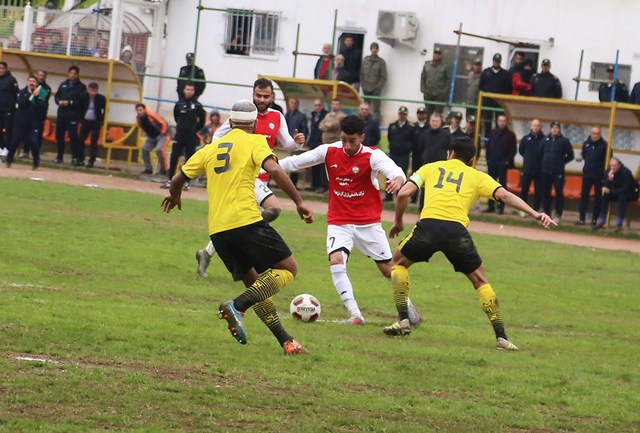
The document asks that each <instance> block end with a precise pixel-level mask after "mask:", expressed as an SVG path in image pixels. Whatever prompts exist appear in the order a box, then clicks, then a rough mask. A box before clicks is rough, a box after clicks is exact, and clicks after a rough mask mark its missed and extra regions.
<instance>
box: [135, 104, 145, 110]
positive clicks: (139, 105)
mask: <svg viewBox="0 0 640 433" xmlns="http://www.w3.org/2000/svg"><path fill="white" fill-rule="evenodd" d="M138 107H142V108H147V106H146V105H144V104H136V109H137V108H138Z"/></svg>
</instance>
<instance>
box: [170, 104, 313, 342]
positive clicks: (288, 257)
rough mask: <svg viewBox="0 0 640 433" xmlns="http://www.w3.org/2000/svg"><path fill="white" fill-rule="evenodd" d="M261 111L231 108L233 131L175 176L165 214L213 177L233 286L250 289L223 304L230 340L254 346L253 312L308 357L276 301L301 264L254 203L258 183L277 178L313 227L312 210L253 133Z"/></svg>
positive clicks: (213, 227)
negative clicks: (195, 184)
mask: <svg viewBox="0 0 640 433" xmlns="http://www.w3.org/2000/svg"><path fill="white" fill-rule="evenodd" d="M257 117H258V109H257V108H256V106H255V105H254V104H253V103H252V102H251V101H237V102H236V103H234V104H233V106H232V107H231V113H230V119H231V120H230V122H229V123H230V125H231V128H232V130H231V131H230V132H229V133H228V134H226V135H225V136H224V137H223V138H221V139H219V140H216V141H214V142H213V143H211V144H210V145H209V146H205V147H203V148H202V149H200V150H199V151H197V152H196V153H195V154H194V155H193V156H192V157H191V158H189V160H188V161H187V162H186V163H185V164H184V165H183V166H182V168H181V169H180V171H179V172H178V173H176V175H175V176H174V177H173V178H172V179H171V184H170V187H169V195H168V196H166V197H165V198H164V199H163V200H162V208H163V210H164V211H165V212H166V213H169V212H171V210H172V209H174V208H175V207H177V208H178V209H179V210H181V209H182V202H181V194H182V189H183V186H184V185H185V183H186V182H188V181H190V180H191V179H194V178H195V177H196V176H199V175H202V174H206V175H207V194H208V196H209V218H208V226H209V236H210V238H211V241H212V242H213V243H214V245H215V247H216V250H217V251H218V253H219V255H220V259H221V260H222V261H223V262H224V264H225V266H226V267H227V269H228V270H229V272H230V273H231V275H232V277H233V280H234V281H240V280H242V282H243V283H244V285H245V287H246V290H245V291H244V292H243V293H241V294H240V295H239V296H238V297H236V298H235V299H233V300H229V301H226V302H223V303H222V304H220V309H219V315H220V318H221V319H223V320H226V322H227V324H228V329H229V331H230V333H231V335H232V336H233V337H234V338H235V339H236V340H237V341H238V342H239V343H240V344H247V340H248V337H247V332H246V330H245V324H244V313H245V311H247V310H249V308H253V311H254V312H255V313H256V315H257V316H258V317H259V318H260V320H261V321H262V322H263V323H264V324H265V325H266V326H267V327H268V328H269V330H270V331H271V333H272V334H273V336H274V337H276V339H277V340H278V343H279V345H280V347H282V349H283V351H284V354H285V355H298V354H304V353H307V350H306V349H305V348H304V347H302V345H301V344H300V343H298V342H297V341H296V340H295V339H294V338H293V337H292V336H291V335H289V334H288V333H287V331H286V330H285V329H284V327H283V326H282V322H281V321H280V318H279V317H278V311H277V309H276V306H275V304H274V302H273V301H272V297H273V296H275V295H276V294H277V293H278V292H279V291H280V290H281V289H283V288H284V287H285V286H286V285H288V284H289V283H291V282H292V281H293V279H294V277H295V275H296V273H297V264H296V261H295V259H294V257H293V255H292V254H291V250H290V249H289V247H288V246H287V244H286V243H285V242H284V240H283V239H282V237H281V236H280V235H279V234H278V232H276V231H275V229H274V228H273V227H271V226H270V225H269V223H268V222H266V221H264V219H263V218H262V214H261V213H260V209H258V207H257V206H256V203H255V194H254V185H255V179H256V176H257V175H258V173H259V172H260V169H261V168H262V169H264V170H265V171H267V172H268V173H269V174H271V175H272V176H273V179H274V180H275V182H276V183H277V184H278V186H279V187H280V188H281V189H282V190H283V191H284V192H285V193H286V194H287V195H288V196H289V197H291V199H292V200H293V202H294V203H295V204H296V211H297V212H298V215H300V218H301V219H303V220H304V221H305V222H306V223H311V222H313V212H312V211H311V209H309V208H308V207H307V206H306V205H305V202H304V200H303V199H302V197H301V196H300V193H299V192H298V190H297V189H296V188H295V187H294V186H293V183H291V180H290V179H289V176H287V173H286V172H285V171H284V170H283V169H282V168H281V167H280V165H279V164H278V159H277V158H276V156H275V155H274V154H273V151H272V150H271V149H270V148H269V145H268V143H267V140H266V138H265V137H264V136H263V135H260V134H254V133H253V131H254V128H255V124H256V119H257Z"/></svg>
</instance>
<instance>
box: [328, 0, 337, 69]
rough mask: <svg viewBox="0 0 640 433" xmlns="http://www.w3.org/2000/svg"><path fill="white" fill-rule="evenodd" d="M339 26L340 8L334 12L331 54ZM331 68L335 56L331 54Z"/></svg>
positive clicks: (331, 67)
mask: <svg viewBox="0 0 640 433" xmlns="http://www.w3.org/2000/svg"><path fill="white" fill-rule="evenodd" d="M337 27H338V9H336V10H335V12H334V13H333V36H332V37H331V54H333V49H334V46H333V42H334V41H335V40H336V31H337ZM329 68H330V69H331V70H333V56H331V60H329Z"/></svg>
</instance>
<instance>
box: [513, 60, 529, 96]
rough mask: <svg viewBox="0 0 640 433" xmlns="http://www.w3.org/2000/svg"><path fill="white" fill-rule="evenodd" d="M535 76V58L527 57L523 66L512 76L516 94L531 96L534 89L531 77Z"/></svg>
mask: <svg viewBox="0 0 640 433" xmlns="http://www.w3.org/2000/svg"><path fill="white" fill-rule="evenodd" d="M532 76H533V60H531V59H525V60H524V61H523V62H522V65H521V67H520V68H519V69H518V70H516V71H515V72H514V73H513V75H512V78H511V84H512V87H513V91H512V93H513V94H514V95H520V96H529V95H531V91H532V84H531V78H532Z"/></svg>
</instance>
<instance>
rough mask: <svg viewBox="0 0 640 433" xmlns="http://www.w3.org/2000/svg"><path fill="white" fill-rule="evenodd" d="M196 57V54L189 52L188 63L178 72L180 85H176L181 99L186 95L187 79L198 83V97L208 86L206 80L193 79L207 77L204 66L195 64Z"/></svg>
mask: <svg viewBox="0 0 640 433" xmlns="http://www.w3.org/2000/svg"><path fill="white" fill-rule="evenodd" d="M194 58H195V55H194V54H193V53H187V55H186V60H187V64H186V65H185V66H183V67H181V68H180V73H178V85H177V86H176V92H178V99H181V98H182V96H183V95H184V92H183V89H184V85H185V83H186V82H187V81H192V82H193V83H194V84H195V85H196V98H199V97H200V95H202V94H203V93H204V89H205V88H206V87H207V83H205V82H204V81H193V80H205V79H206V78H205V76H204V71H203V70H202V68H199V67H198V66H196V65H194V64H193V59H194Z"/></svg>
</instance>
